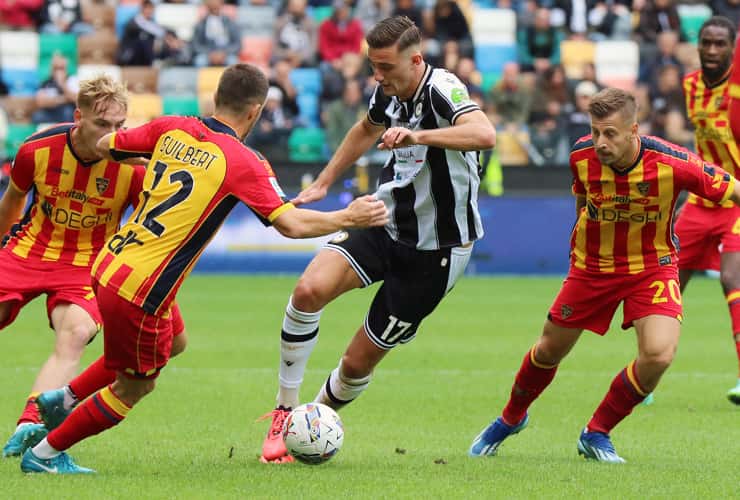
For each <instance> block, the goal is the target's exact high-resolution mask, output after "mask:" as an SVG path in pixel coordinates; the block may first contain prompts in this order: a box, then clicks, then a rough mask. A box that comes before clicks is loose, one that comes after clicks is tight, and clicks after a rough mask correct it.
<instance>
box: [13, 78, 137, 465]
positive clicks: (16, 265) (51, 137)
mask: <svg viewBox="0 0 740 500" xmlns="http://www.w3.org/2000/svg"><path fill="white" fill-rule="evenodd" d="M127 104H128V97H127V94H126V89H125V87H123V86H122V85H121V84H119V83H116V82H114V81H113V80H112V79H110V78H108V77H100V78H94V79H91V80H87V81H83V82H81V85H80V90H79V94H78V107H77V109H76V110H75V122H74V123H66V124H60V125H56V126H53V127H51V128H48V129H46V130H43V131H41V132H38V133H36V134H34V135H32V136H31V137H29V138H28V139H26V141H25V142H24V143H23V144H22V145H21V147H20V149H19V150H18V153H17V155H16V157H15V161H14V162H13V167H12V169H11V172H10V184H9V186H8V188H7V190H6V191H5V193H4V195H3V197H2V200H0V238H2V237H3V236H4V238H3V242H4V245H3V248H2V249H1V250H0V328H5V327H7V326H8V325H10V324H11V323H12V322H13V320H14V319H15V318H16V316H17V315H18V312H19V311H20V310H21V308H23V306H24V305H25V304H27V303H28V302H29V301H31V300H32V299H33V298H35V297H37V296H38V295H42V294H45V295H46V296H47V299H46V309H47V314H48V317H49V324H50V326H51V327H52V328H53V329H54V332H55V334H56V344H55V348H54V352H53V353H52V354H51V356H50V357H49V359H48V360H47V361H46V363H45V364H44V365H43V367H42V368H41V370H40V372H39V374H38V376H37V378H36V381H35V382H34V385H33V388H32V393H31V396H30V397H29V398H28V401H27V402H26V407H25V409H24V411H23V414H22V415H21V417H20V419H19V420H18V427H17V429H16V432H15V433H14V434H13V436H12V437H11V438H10V440H9V441H8V443H7V444H6V445H5V447H4V448H3V455H5V456H11V455H18V454H19V453H20V451H21V449H22V446H23V445H24V443H27V442H28V440H29V439H36V440H38V439H40V437H39V434H40V433H45V430H44V429H43V426H42V425H41V424H40V418H39V414H38V411H37V409H36V404H35V402H34V401H35V395H36V394H37V393H38V392H40V391H44V390H48V389H51V388H54V387H58V386H60V385H62V384H64V383H66V382H68V381H69V379H70V378H72V376H73V375H74V374H75V372H76V370H77V367H78V364H79V360H80V357H81V355H82V352H83V349H84V347H85V345H86V344H87V343H88V342H89V341H90V340H91V339H92V337H93V336H94V335H95V333H96V332H97V331H98V329H99V328H100V324H101V322H102V320H101V317H100V313H99V312H98V307H97V303H96V300H95V296H94V294H93V291H92V287H91V283H90V270H91V267H92V264H93V261H94V260H95V257H96V255H97V253H98V251H99V250H100V249H101V248H102V247H103V245H104V243H105V241H106V239H107V238H109V237H110V236H112V235H113V234H115V232H116V231H117V230H118V227H119V223H120V220H121V217H122V215H123V213H124V210H125V209H126V208H127V207H128V206H129V205H131V204H132V203H133V202H134V201H135V200H136V199H137V197H138V195H139V192H140V191H141V187H142V181H143V177H144V168H143V167H141V166H133V165H121V164H119V163H117V162H113V161H108V160H104V159H102V157H101V156H100V155H99V153H98V152H97V150H96V145H97V141H98V140H99V139H100V137H102V136H103V135H105V134H106V133H109V132H111V131H112V130H116V129H118V128H120V127H121V126H122V125H123V123H124V121H125V119H126V108H127ZM28 193H31V198H32V200H31V203H30V204H29V206H28V209H27V210H26V211H25V214H23V210H24V207H25V206H26V203H27V197H28Z"/></svg>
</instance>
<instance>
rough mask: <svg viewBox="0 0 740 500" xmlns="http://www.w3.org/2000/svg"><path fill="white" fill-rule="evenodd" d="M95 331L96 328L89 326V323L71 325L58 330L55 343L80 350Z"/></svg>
mask: <svg viewBox="0 0 740 500" xmlns="http://www.w3.org/2000/svg"><path fill="white" fill-rule="evenodd" d="M96 333H97V329H95V328H91V327H90V326H89V325H85V324H76V325H72V326H71V327H69V328H64V329H62V330H60V331H59V333H58V334H57V345H59V346H62V347H64V348H67V349H72V350H75V351H80V352H81V351H82V350H83V349H84V348H85V346H86V345H87V343H88V342H90V339H92V338H93V336H94V335H95V334H96Z"/></svg>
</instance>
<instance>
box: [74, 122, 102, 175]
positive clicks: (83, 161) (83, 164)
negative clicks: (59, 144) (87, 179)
mask: <svg viewBox="0 0 740 500" xmlns="http://www.w3.org/2000/svg"><path fill="white" fill-rule="evenodd" d="M75 128H77V127H76V126H74V127H69V128H68V129H67V146H68V147H69V151H70V152H71V153H72V156H74V157H75V160H77V163H79V164H80V165H82V166H83V167H90V166H92V165H95V164H96V163H97V162H99V161H100V160H101V159H100V158H98V159H97V160H90V161H85V160H83V159H82V158H80V157H79V155H77V151H75V148H74V147H73V146H72V131H73V130H74V129H75Z"/></svg>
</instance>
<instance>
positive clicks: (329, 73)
mask: <svg viewBox="0 0 740 500" xmlns="http://www.w3.org/2000/svg"><path fill="white" fill-rule="evenodd" d="M362 63H363V57H362V56H361V55H359V54H353V53H351V52H346V53H344V54H343V55H342V57H341V59H339V61H338V63H337V64H336V65H335V66H332V67H330V68H327V69H326V71H323V72H322V74H321V101H322V102H331V101H335V100H337V99H340V98H341V97H342V95H343V94H344V89H345V87H346V86H347V83H348V82H351V81H353V80H359V79H361V78H362V74H361V71H362Z"/></svg>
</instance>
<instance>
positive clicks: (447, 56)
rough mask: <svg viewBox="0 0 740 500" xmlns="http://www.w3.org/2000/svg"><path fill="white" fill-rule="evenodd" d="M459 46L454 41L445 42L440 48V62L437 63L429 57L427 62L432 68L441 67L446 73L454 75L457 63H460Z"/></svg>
mask: <svg viewBox="0 0 740 500" xmlns="http://www.w3.org/2000/svg"><path fill="white" fill-rule="evenodd" d="M460 57H461V54H460V46H459V45H458V44H457V42H456V41H454V40H447V41H446V42H445V43H444V45H443V46H442V60H441V61H437V60H436V59H435V58H434V57H432V56H430V57H429V59H428V61H430V64H431V65H432V66H441V67H442V68H444V69H446V70H447V71H449V72H451V73H454V71H455V69H456V68H457V63H458V62H459V61H460Z"/></svg>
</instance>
